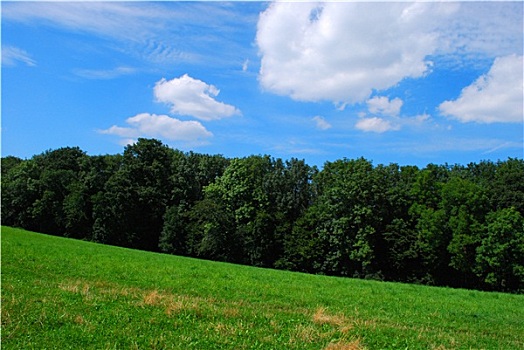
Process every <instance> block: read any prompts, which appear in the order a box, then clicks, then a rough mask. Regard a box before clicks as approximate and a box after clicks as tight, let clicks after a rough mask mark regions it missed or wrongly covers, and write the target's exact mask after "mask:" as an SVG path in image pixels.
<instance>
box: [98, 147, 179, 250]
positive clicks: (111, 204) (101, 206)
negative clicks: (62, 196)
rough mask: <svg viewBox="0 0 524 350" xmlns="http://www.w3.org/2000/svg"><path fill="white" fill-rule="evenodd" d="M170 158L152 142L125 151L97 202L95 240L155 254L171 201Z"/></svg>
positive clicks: (167, 151)
mask: <svg viewBox="0 0 524 350" xmlns="http://www.w3.org/2000/svg"><path fill="white" fill-rule="evenodd" d="M172 154H173V150H172V149H170V148H169V147H167V146H165V145H163V144H162V143H161V142H160V141H158V140H154V139H139V140H138V142H137V143H135V144H133V145H129V146H127V147H126V148H125V150H124V155H123V158H122V164H121V166H120V168H119V169H118V170H117V171H116V172H115V173H114V174H113V175H112V176H111V178H110V179H109V180H108V181H107V183H106V185H105V191H104V193H103V195H101V196H99V198H98V200H97V209H96V210H95V217H96V220H95V227H94V237H95V239H96V240H98V241H101V242H104V243H109V244H116V245H122V246H127V247H132V248H138V249H144V250H151V251H155V250H158V244H159V238H160V233H161V231H162V226H163V218H164V214H165V212H166V209H167V206H168V200H169V197H170V189H171V183H170V177H171V161H172Z"/></svg>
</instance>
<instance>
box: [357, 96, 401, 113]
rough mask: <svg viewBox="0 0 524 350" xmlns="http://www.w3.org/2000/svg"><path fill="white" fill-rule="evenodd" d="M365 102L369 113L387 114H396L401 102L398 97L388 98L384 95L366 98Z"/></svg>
mask: <svg viewBox="0 0 524 350" xmlns="http://www.w3.org/2000/svg"><path fill="white" fill-rule="evenodd" d="M366 103H367V105H368V110H369V112H370V113H373V114H379V115H387V116H398V115H399V114H400V108H402V104H403V102H402V100H401V99H400V98H398V97H397V98H394V99H393V100H390V99H389V98H387V97H385V96H375V97H373V98H371V99H369V100H367V101H366Z"/></svg>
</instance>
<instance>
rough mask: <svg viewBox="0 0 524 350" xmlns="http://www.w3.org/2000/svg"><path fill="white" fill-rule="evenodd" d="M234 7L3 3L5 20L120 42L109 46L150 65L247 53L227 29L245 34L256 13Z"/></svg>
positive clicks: (89, 2)
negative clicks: (207, 52)
mask: <svg viewBox="0 0 524 350" xmlns="http://www.w3.org/2000/svg"><path fill="white" fill-rule="evenodd" d="M230 7H231V6H230V5H227V4H225V3H224V4H221V3H215V4H206V3H200V2H183V3H177V2H172V3H169V4H164V3H162V2H99V1H86V2H80V1H79V2H61V1H59V2H7V3H3V4H2V20H3V21H14V22H20V23H27V24H32V25H34V24H35V23H36V24H38V25H42V26H51V27H55V28H60V29H66V30H68V31H76V32H82V33H89V34H94V35H96V36H98V37H101V38H105V39H107V40H109V41H116V42H118V45H109V46H108V47H111V49H113V50H116V51H124V52H126V54H131V55H132V56H134V57H138V58H140V59H142V60H144V61H147V62H149V63H151V64H173V63H180V62H193V61H197V62H202V61H203V60H206V58H207V59H209V57H207V56H206V55H202V52H203V51H205V50H206V49H207V50H209V47H210V46H211V47H213V49H214V50H221V52H222V54H221V55H215V56H214V57H213V58H214V59H215V61H216V60H217V59H218V58H220V57H222V56H224V54H225V53H228V54H229V55H230V56H234V57H236V56H235V55H238V54H239V53H240V52H246V51H248V50H245V49H244V48H242V47H240V46H239V45H238V44H236V43H235V40H236V39H235V35H223V34H222V32H224V33H229V34H231V33H241V32H242V30H243V27H242V24H251V23H255V22H256V17H254V16H242V15H240V14H238V13H237V12H235V11H234V10H232V9H230ZM195 23H198V27H199V28H200V30H199V29H195V26H194V24H195ZM202 28H207V29H212V30H202ZM203 32H205V33H206V34H205V35H203V34H202V33H203ZM218 43H220V45H218ZM249 51H251V50H249ZM244 56H245V55H244ZM223 62H231V60H230V59H224V61H223Z"/></svg>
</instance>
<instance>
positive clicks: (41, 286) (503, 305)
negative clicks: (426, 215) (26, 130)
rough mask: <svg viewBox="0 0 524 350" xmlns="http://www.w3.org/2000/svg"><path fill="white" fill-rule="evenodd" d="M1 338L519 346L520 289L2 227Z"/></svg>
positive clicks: (14, 341) (110, 344) (123, 344)
mask: <svg viewBox="0 0 524 350" xmlns="http://www.w3.org/2000/svg"><path fill="white" fill-rule="evenodd" d="M1 240H2V286H1V288H2V347H3V348H4V349H32V348H34V349H42V348H46V349H256V348H259V349H379V348H380V349H387V348H390V349H399V348H402V349H405V348H409V349H463V348H467V349H469V348H475V349H481V348H482V349H495V348H497V349H517V348H522V347H524V336H523V334H524V323H523V322H522V320H523V319H524V296H522V295H511V294H501V293H485V292H478V291H469V290H459V289H446V288H433V287H425V286H417V285H405V284H395V283H384V282H375V281H365V280H355V279H349V278H336V277H328V276H314V275H307V274H300V273H292V272H285V271H276V270H270V269H259V268H253V267H248V266H241V265H232V264H225V263H217V262H211V261H205V260H196V259H190V258H181V257H177V256H171V255H163V254H155V253H149V252H143V251H136V250H129V249H123V248H118V247H112V246H105V245H99V244H94V243H89V242H84V241H78V240H70V239H65V238H59V237H53V236H46V235H42V234H37V233H32V232H28V231H23V230H19V229H12V228H8V227H3V228H2V237H1Z"/></svg>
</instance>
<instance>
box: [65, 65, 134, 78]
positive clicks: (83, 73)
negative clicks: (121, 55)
mask: <svg viewBox="0 0 524 350" xmlns="http://www.w3.org/2000/svg"><path fill="white" fill-rule="evenodd" d="M136 72H137V69H135V68H132V67H124V66H123V67H116V68H114V69H76V70H75V71H74V73H75V74H76V75H78V76H80V77H82V78H86V79H96V80H107V79H114V78H118V77H121V76H125V75H131V74H135V73H136Z"/></svg>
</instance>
